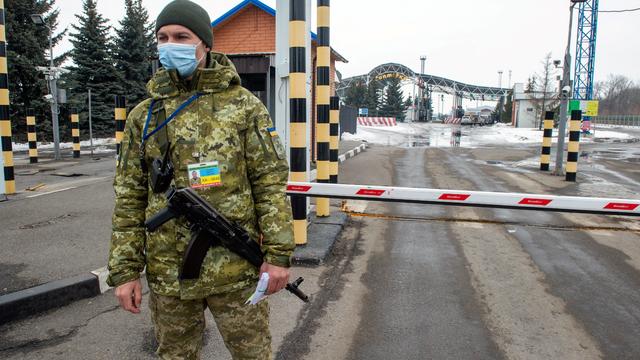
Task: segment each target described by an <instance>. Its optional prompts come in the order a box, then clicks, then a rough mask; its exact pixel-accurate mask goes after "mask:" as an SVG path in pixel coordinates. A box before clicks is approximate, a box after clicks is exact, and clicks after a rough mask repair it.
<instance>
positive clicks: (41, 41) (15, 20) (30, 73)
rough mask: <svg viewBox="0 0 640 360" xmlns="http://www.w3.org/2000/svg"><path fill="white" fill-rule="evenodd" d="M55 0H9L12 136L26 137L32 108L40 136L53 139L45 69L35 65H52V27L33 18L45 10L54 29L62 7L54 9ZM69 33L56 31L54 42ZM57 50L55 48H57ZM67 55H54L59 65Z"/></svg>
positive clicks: (8, 48) (45, 14) (23, 138)
mask: <svg viewBox="0 0 640 360" xmlns="http://www.w3.org/2000/svg"><path fill="white" fill-rule="evenodd" d="M54 5H55V0H6V1H5V9H6V18H5V21H6V35H7V62H8V71H9V93H10V103H11V106H10V110H9V111H10V115H9V116H10V119H12V124H11V125H12V129H13V130H12V132H13V138H14V140H16V141H26V138H27V131H26V110H27V109H28V108H33V109H34V110H35V113H36V120H37V134H38V139H39V140H40V139H51V138H52V136H53V133H52V131H51V110H50V106H49V103H47V102H46V101H44V100H43V96H44V95H46V94H48V90H47V87H48V84H47V81H46V80H45V79H44V75H43V74H42V72H40V71H38V70H37V69H36V67H38V66H45V67H48V66H49V65H50V60H49V59H50V58H49V55H48V53H49V30H48V29H47V28H46V27H45V26H38V25H36V24H34V23H33V21H31V15H32V14H42V15H43V19H44V21H45V22H46V23H47V24H50V27H51V29H52V31H54V32H55V30H56V28H57V26H58V15H59V11H58V10H54V9H53V7H54ZM65 33H66V30H65V31H62V32H60V33H58V34H55V33H54V34H53V41H52V42H53V45H54V46H55V45H56V44H57V43H59V42H60V40H62V38H63V37H64V35H65ZM54 53H55V52H54ZM66 57H67V54H66V53H65V54H61V55H59V56H58V57H56V58H55V59H54V65H56V66H58V65H60V63H61V62H63V61H64V60H65V59H66Z"/></svg>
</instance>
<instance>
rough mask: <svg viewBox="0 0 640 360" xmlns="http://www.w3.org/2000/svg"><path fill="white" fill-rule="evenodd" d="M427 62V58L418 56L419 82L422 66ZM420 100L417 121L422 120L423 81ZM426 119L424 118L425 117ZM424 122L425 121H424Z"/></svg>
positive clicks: (422, 82)
mask: <svg viewBox="0 0 640 360" xmlns="http://www.w3.org/2000/svg"><path fill="white" fill-rule="evenodd" d="M426 61H427V57H426V56H424V55H422V56H420V75H421V77H420V80H422V75H423V74H424V65H425V62H426ZM419 92H420V100H419V101H418V121H420V120H421V119H422V101H423V99H424V81H420V91H419ZM425 118H426V116H425ZM425 120H426V119H425Z"/></svg>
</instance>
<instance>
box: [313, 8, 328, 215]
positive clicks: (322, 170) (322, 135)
mask: <svg viewBox="0 0 640 360" xmlns="http://www.w3.org/2000/svg"><path fill="white" fill-rule="evenodd" d="M317 16H318V18H317V26H318V29H317V30H318V31H317V34H318V47H317V56H316V102H317V104H316V108H317V111H316V114H317V115H316V117H317V120H318V121H317V124H316V129H317V135H318V141H317V152H318V153H317V156H318V158H317V162H316V166H317V168H318V180H317V181H318V182H319V183H329V182H330V181H329V180H330V175H329V173H330V159H329V155H330V145H331V141H330V140H331V139H330V131H329V127H330V112H331V76H330V73H331V47H330V35H329V34H330V33H329V31H330V30H329V25H330V24H329V22H330V7H329V0H318V11H317ZM329 215H331V212H330V209H329V199H327V198H322V199H317V200H316V216H318V217H327V216H329Z"/></svg>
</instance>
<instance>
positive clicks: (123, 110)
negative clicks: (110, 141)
mask: <svg viewBox="0 0 640 360" xmlns="http://www.w3.org/2000/svg"><path fill="white" fill-rule="evenodd" d="M126 106H127V105H126V98H125V97H124V96H121V95H116V109H115V119H116V154H117V155H120V147H121V144H122V139H123V138H124V125H125V123H126V121H127V107H126Z"/></svg>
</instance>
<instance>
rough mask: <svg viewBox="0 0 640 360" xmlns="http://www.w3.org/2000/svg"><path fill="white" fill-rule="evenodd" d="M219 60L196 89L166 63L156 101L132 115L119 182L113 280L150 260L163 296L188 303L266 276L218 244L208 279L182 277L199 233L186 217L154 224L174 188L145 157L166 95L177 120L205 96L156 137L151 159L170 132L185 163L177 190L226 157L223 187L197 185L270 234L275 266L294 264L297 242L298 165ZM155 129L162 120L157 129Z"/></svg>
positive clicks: (154, 284)
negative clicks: (294, 186) (292, 189)
mask: <svg viewBox="0 0 640 360" xmlns="http://www.w3.org/2000/svg"><path fill="white" fill-rule="evenodd" d="M209 64H210V65H209V66H208V67H207V68H205V69H200V70H198V71H197V73H196V74H195V75H194V78H193V79H192V80H191V82H190V85H187V84H185V83H184V82H181V81H180V80H179V79H178V78H177V76H176V73H175V71H166V70H163V69H161V70H160V71H158V72H157V73H156V75H154V77H153V78H152V79H151V81H150V82H149V84H148V85H147V90H148V91H149V94H150V95H151V99H147V100H145V101H143V102H142V103H140V104H139V105H138V106H136V107H135V108H134V109H133V110H132V111H131V112H130V114H129V116H128V118H127V122H126V128H125V134H124V139H123V141H122V149H121V156H120V158H119V160H118V165H117V170H116V176H115V181H114V189H115V195H116V196H115V198H116V199H115V210H114V213H113V233H112V237H111V247H110V254H109V277H108V280H107V283H108V284H109V285H111V286H118V285H121V284H124V283H126V282H128V281H131V280H134V279H137V278H138V277H139V276H140V273H141V272H142V271H143V270H144V269H145V266H146V276H147V280H148V282H149V286H150V287H151V288H152V290H153V291H154V292H156V293H158V294H161V295H166V296H179V297H181V298H183V299H197V298H204V297H206V296H208V295H211V294H218V293H224V292H229V291H234V290H237V289H241V288H244V287H246V286H249V285H250V284H252V283H253V282H255V281H256V279H257V275H258V269H256V268H254V267H253V266H252V265H251V264H249V263H248V262H247V261H245V260H244V259H242V258H241V257H239V256H238V255H236V254H234V253H232V252H230V251H228V250H226V249H224V248H222V247H219V246H217V247H212V248H210V249H209V251H208V253H207V255H206V258H205V260H204V263H203V266H202V270H201V273H200V278H199V279H197V280H182V281H180V280H178V273H179V270H180V266H181V262H182V256H183V254H184V251H185V248H186V247H187V244H188V243H189V240H190V238H191V234H190V231H189V229H188V224H187V223H186V221H185V220H184V219H176V220H171V221H169V222H168V223H166V224H165V225H163V226H162V227H161V228H160V229H159V230H158V231H156V232H154V233H149V232H147V231H146V230H145V228H144V222H145V220H146V219H147V218H149V217H151V216H153V215H154V214H156V213H157V212H158V211H160V210H161V209H162V208H164V207H165V206H166V199H165V196H164V194H162V193H160V194H155V193H154V192H153V191H152V190H151V188H150V186H149V175H148V173H147V172H145V171H144V170H143V168H142V167H141V161H140V158H139V149H140V143H141V140H142V134H143V128H144V124H145V122H146V119H147V113H148V111H149V107H150V105H151V101H152V99H154V100H156V101H162V102H163V103H164V111H165V114H166V117H169V115H170V114H172V113H173V112H174V111H175V110H176V109H177V108H178V107H179V106H180V105H182V104H183V103H184V102H185V101H186V100H187V99H189V98H190V97H192V96H193V95H194V94H195V93H196V92H201V93H204V95H203V96H201V97H200V98H198V99H197V100H196V101H194V102H193V103H191V104H190V105H188V106H187V107H186V108H185V109H184V110H183V111H182V112H180V113H179V115H178V116H177V117H176V118H175V119H174V120H173V121H171V122H170V123H169V124H168V125H167V126H166V127H165V128H164V129H166V131H165V130H164V129H163V130H160V131H159V132H158V133H157V134H156V135H154V136H153V137H151V138H150V139H149V140H148V141H147V142H146V144H145V149H146V154H145V160H146V163H147V164H151V162H152V161H153V159H155V158H161V155H162V154H163V153H162V152H161V150H160V145H161V141H160V140H159V138H160V137H159V136H160V135H162V134H163V133H164V134H165V135H163V136H165V139H166V140H167V141H165V142H164V144H167V143H168V144H170V157H171V160H172V162H173V164H174V168H175V170H174V176H173V181H172V185H173V186H176V187H178V188H180V187H188V186H189V185H190V184H189V174H188V169H187V167H188V165H189V164H194V163H203V162H212V161H218V163H219V171H220V177H221V182H222V184H221V186H217V187H209V188H205V189H198V190H196V191H197V192H198V193H199V194H200V195H201V196H202V197H203V198H204V199H205V200H207V201H208V202H209V203H210V204H211V205H212V206H214V207H215V208H216V209H218V210H219V211H220V212H221V213H222V214H223V215H224V216H225V217H227V218H228V219H229V220H231V221H235V222H237V223H238V224H240V225H242V226H244V228H245V229H246V230H247V231H248V232H249V233H250V234H251V235H252V237H253V238H254V239H256V241H258V240H257V239H262V240H261V247H262V250H263V252H264V253H265V261H266V262H268V263H270V264H273V265H278V266H285V267H288V266H289V265H290V262H289V261H290V256H291V254H292V252H293V249H294V246H295V245H294V241H293V231H292V220H291V218H292V216H291V207H290V204H289V200H288V198H287V196H286V194H285V187H286V183H287V179H288V172H289V168H288V165H287V162H286V158H285V152H284V149H283V147H282V144H281V143H280V140H279V138H278V137H277V135H276V133H275V131H272V129H271V128H272V126H273V125H272V122H271V119H270V117H269V114H268V112H267V110H266V109H265V107H264V106H263V105H262V103H261V102H260V100H259V99H258V98H256V97H255V96H254V95H253V94H251V93H250V92H249V91H248V90H246V89H245V88H243V87H242V86H240V78H239V76H238V74H237V72H236V70H235V67H234V66H233V64H232V63H231V61H229V59H227V57H226V56H224V55H222V54H218V53H213V52H212V53H211V54H210V61H209ZM189 88H191V89H189ZM155 108H156V106H154V109H155ZM160 108H162V107H160ZM154 112H155V110H154ZM155 126H157V123H154V122H153V121H152V122H151V124H150V125H149V131H148V132H151V131H152V130H153V129H154V128H155Z"/></svg>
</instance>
